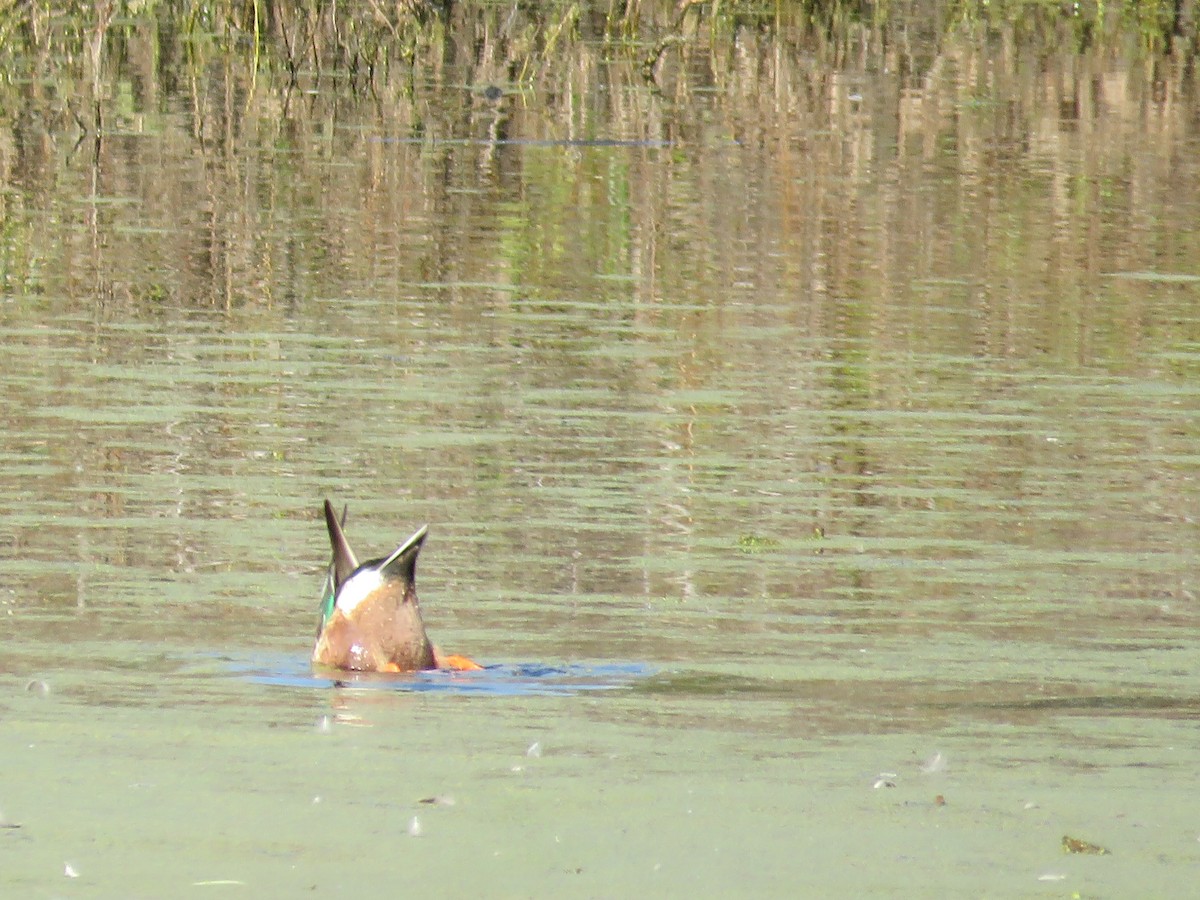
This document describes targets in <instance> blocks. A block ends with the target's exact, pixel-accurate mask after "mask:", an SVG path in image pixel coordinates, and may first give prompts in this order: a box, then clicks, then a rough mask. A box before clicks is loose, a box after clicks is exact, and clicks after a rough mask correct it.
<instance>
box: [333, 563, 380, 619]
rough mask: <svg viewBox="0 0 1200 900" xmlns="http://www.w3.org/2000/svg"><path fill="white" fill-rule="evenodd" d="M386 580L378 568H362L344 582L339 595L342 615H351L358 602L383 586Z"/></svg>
mask: <svg viewBox="0 0 1200 900" xmlns="http://www.w3.org/2000/svg"><path fill="white" fill-rule="evenodd" d="M386 581H387V579H385V578H384V577H383V573H382V572H380V571H379V570H378V569H360V570H359V571H357V572H355V573H354V574H353V575H351V576H350V577H349V578H347V579H346V581H345V583H344V584H342V589H341V590H340V591H338V595H337V603H336V606H337V608H338V609H340V610H341V611H342V615H345V616H348V615H350V614H351V613H352V612H354V610H355V608H356V607H357V606H358V604H360V603H362V602H363V601H364V600H366V599H367V598H368V597H370V596H371V595H372V594H373V593H375V592H376V591H377V590H379V589H380V588H381V587H383V585H384V583H385V582H386Z"/></svg>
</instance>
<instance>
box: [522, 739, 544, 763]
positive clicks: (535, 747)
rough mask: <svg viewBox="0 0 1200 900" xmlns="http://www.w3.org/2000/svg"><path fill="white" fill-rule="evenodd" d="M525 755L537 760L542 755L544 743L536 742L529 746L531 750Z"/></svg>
mask: <svg viewBox="0 0 1200 900" xmlns="http://www.w3.org/2000/svg"><path fill="white" fill-rule="evenodd" d="M525 755H526V756H528V757H529V758H530V759H537V758H538V757H540V756H541V755H542V742H541V741H534V742H533V743H532V744H530V745H529V749H528V750H526V751H525Z"/></svg>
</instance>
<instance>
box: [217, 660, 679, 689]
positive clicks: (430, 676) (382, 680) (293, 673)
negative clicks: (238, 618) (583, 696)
mask: <svg viewBox="0 0 1200 900" xmlns="http://www.w3.org/2000/svg"><path fill="white" fill-rule="evenodd" d="M229 665H230V667H231V668H232V669H233V671H234V673H235V674H237V675H239V676H241V677H242V678H245V679H246V680H247V681H250V682H253V683H255V684H265V685H270V686H273V687H289V688H353V689H355V690H379V691H401V692H413V693H421V692H445V693H452V694H486V695H493V696H504V697H532V696H566V695H571V694H578V693H584V692H592V691H614V690H622V689H626V688H629V687H631V686H632V685H633V684H634V683H635V682H637V681H638V680H640V679H643V678H646V677H648V676H650V675H653V674H654V673H655V669H654V668H653V667H651V666H649V665H647V664H645V663H636V662H619V663H593V664H583V663H580V664H568V665H561V666H551V665H545V664H542V663H532V662H524V663H497V664H493V665H489V666H485V667H484V668H483V669H482V670H480V671H477V672H455V671H449V670H437V671H432V672H413V673H407V674H403V675H380V674H375V673H349V672H347V673H345V674H339V675H338V676H337V677H334V676H332V675H330V674H325V673H316V672H314V671H312V669H311V668H310V667H309V663H308V661H307V660H302V661H299V660H296V659H295V658H292V657H288V658H281V659H278V660H271V659H263V658H261V657H257V658H255V659H254V660H230V661H229Z"/></svg>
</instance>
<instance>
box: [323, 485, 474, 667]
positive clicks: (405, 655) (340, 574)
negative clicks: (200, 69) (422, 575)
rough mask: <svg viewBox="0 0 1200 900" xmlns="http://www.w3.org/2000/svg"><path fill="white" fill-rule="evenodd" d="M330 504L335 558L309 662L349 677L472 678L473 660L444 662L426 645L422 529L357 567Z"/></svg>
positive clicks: (441, 655)
mask: <svg viewBox="0 0 1200 900" xmlns="http://www.w3.org/2000/svg"><path fill="white" fill-rule="evenodd" d="M347 510H348V508H347V507H343V509H342V516H341V519H339V518H338V516H337V514H336V513H335V512H334V508H333V504H332V503H330V502H329V500H326V501H325V526H326V528H327V529H328V531H329V544H330V546H331V548H332V551H333V558H332V559H331V560H330V563H329V569H328V571H327V573H326V576H325V590H324V592H323V594H322V599H321V613H320V618H319V619H318V621H317V637H316V643H315V644H314V645H313V652H312V662H313V664H314V665H315V666H320V667H325V668H329V669H340V670H342V671H350V672H388V673H399V672H421V671H425V670H430V669H452V670H456V671H475V670H479V669H482V668H483V666H481V665H479V664H478V663H477V662H475V661H474V660H472V659H469V658H467V657H465V656H458V655H454V654H444V653H442V652H441V650H439V649H438V648H437V647H436V646H434V644H433V643H432V642H431V641H430V640H429V636H428V635H427V634H426V633H425V623H424V621H423V620H422V619H421V606H420V603H419V602H418V600H417V583H416V566H417V556H418V554H420V552H421V547H422V545H423V544H424V543H425V536H426V535H427V534H428V532H429V526H428V525H422V526H421V527H420V528H418V529H417V530H416V532H415V533H414V534H413V535H412V536H411V537H410V538H408V540H406V541H404V542H403V543H401V544H400V546H399V547H397V548H396V549H395V550H394V551H393V552H392V553H391V554H390V555H389V556H386V557H382V558H380V559H373V560H371V561H369V562H365V563H362V564H361V565H360V564H359V562H358V557H357V556H355V554H354V551H353V550H352V549H351V548H350V542H349V541H348V540H346V533H345V531H344V529H343V526H344V525H345V521H346V512H347Z"/></svg>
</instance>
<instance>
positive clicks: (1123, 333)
mask: <svg viewBox="0 0 1200 900" xmlns="http://www.w3.org/2000/svg"><path fill="white" fill-rule="evenodd" d="M926 38H927V39H928V40H929V42H930V44H929V46H928V47H921V48H916V49H915V50H913V51H912V52H913V54H914V56H913V58H911V59H908V60H907V62H908V64H910V67H909V68H906V67H904V66H901V67H900V70H899V71H902V72H911V77H910V76H909V75H902V74H895V73H896V72H897V69H896V68H894V67H890V66H887V65H884V62H885V60H880V59H875V58H873V57H870V55H869V54H867V56H864V57H862V58H859V57H853V58H849V59H848V58H844V57H838V56H837V55H836V53H834V52H833V50H831V49H830V48H828V47H826V48H824V49H822V48H821V47H808V48H807V51H806V53H799V52H793V51H795V50H796V48H795V47H793V46H792V45H790V44H788V43H787V42H783V44H782V45H774V44H772V43H771V42H770V41H769V40H768V39H767V38H766V37H764V36H763V35H762V34H760V33H759V32H756V31H753V30H747V31H744V32H741V33H740V34H739V36H738V44H737V47H738V50H739V53H740V55H735V56H734V57H731V59H732V60H733V61H732V62H729V64H728V65H723V66H714V67H706V66H705V65H702V64H701V63H700V62H699V61H698V60H697V59H694V58H691V59H689V58H687V57H686V56H685V57H679V58H678V59H677V58H674V57H672V58H671V59H669V60H667V62H666V64H665V69H664V70H663V71H662V72H661V73H660V75H659V79H660V83H658V84H657V85H650V84H647V83H646V82H645V81H644V80H642V79H641V77H640V75H639V74H638V70H637V68H636V67H633V68H628V67H623V66H622V65H620V64H619V63H616V62H611V61H610V63H608V64H604V65H601V59H600V56H599V55H597V51H595V49H594V48H593V49H592V50H591V51H587V50H586V48H584V49H583V50H580V51H579V52H581V53H584V54H585V55H583V56H580V57H579V59H580V60H581V62H580V64H579V66H578V67H575V68H572V67H564V68H563V71H562V72H561V73H560V74H558V75H555V74H552V73H551V72H549V71H542V72H541V73H540V74H539V75H538V76H537V77H536V78H534V79H533V80H532V81H531V82H530V83H528V84H526V85H525V86H524V88H522V89H521V90H506V91H505V92H504V93H503V94H502V96H501V97H499V98H493V99H488V98H487V97H485V96H484V94H483V93H481V92H480V91H479V90H476V89H475V88H472V89H471V90H465V89H464V88H463V86H464V85H479V84H483V83H486V82H487V81H488V79H487V78H485V77H484V76H485V75H486V74H487V73H485V72H482V71H477V70H471V69H470V68H469V66H467V65H466V64H465V63H463V62H462V61H461V60H455V62H454V65H452V66H451V67H450V69H449V70H447V71H445V72H442V73H430V72H429V71H428V70H426V69H421V68H420V67H418V69H417V70H415V71H417V73H418V74H417V76H415V77H413V78H412V79H411V80H408V81H405V82H403V84H401V83H400V82H399V81H397V82H395V83H393V82H392V81H389V80H386V79H385V80H383V81H382V82H381V89H380V90H377V91H375V92H373V93H372V92H362V91H356V90H354V89H353V88H352V86H351V85H347V84H339V83H338V82H335V81H332V80H330V79H325V80H320V79H317V80H314V81H313V82H312V83H311V85H310V92H309V93H307V94H305V95H304V96H305V97H306V98H307V99H306V101H305V102H304V103H292V102H291V100H292V99H294V94H293V93H292V91H293V90H294V87H295V86H294V85H291V84H289V83H288V82H287V79H284V78H282V76H281V75H280V74H279V73H276V75H275V76H274V77H273V76H272V75H271V74H270V73H269V72H264V73H260V75H261V77H259V78H257V79H253V80H251V79H249V78H248V77H246V76H244V75H239V74H238V73H236V72H233V71H232V70H231V71H230V72H228V73H227V74H226V76H223V78H227V79H228V81H224V80H222V78H218V77H217V76H216V74H215V72H214V69H212V68H206V69H202V70H201V76H200V77H198V79H197V80H196V81H194V82H193V83H192V84H191V87H190V88H189V89H188V90H184V89H183V87H182V86H181V85H180V84H179V83H177V82H175V81H173V80H169V79H167V80H164V81H163V82H162V83H161V84H158V83H157V82H156V84H158V89H159V90H160V91H161V93H160V94H154V95H153V96H154V97H158V100H157V101H156V100H154V99H153V97H152V96H151V95H150V94H146V93H144V92H142V90H141V87H144V85H143V84H142V82H141V81H140V80H139V78H141V77H143V76H144V75H145V73H143V75H142V76H137V77H135V75H134V74H132V73H131V72H130V71H128V70H126V69H124V68H122V67H121V66H120V65H117V64H116V63H114V67H113V68H112V69H111V70H109V71H108V75H107V76H106V77H109V78H111V79H112V81H111V87H109V88H107V91H106V92H105V93H104V96H103V99H104V102H106V103H111V104H112V105H113V106H112V109H111V110H110V115H109V116H108V119H107V120H108V121H110V122H114V121H119V122H120V127H119V128H118V127H114V128H113V129H112V131H111V132H110V133H107V134H106V135H104V137H103V140H102V141H101V142H100V144H99V147H98V149H97V151H96V152H95V153H94V154H93V153H91V152H89V148H90V147H91V145H90V143H89V144H85V145H83V148H82V149H81V148H79V147H77V146H75V144H74V136H73V135H70V134H67V133H65V132H63V131H62V130H61V128H59V127H58V126H55V127H53V128H51V127H49V126H50V124H53V123H56V122H58V119H57V118H56V116H58V115H59V113H60V112H61V110H56V109H55V107H54V105H53V104H54V101H53V100H52V99H48V98H46V97H45V96H44V95H43V94H41V93H40V92H38V91H37V90H34V89H33V88H32V87H27V90H26V93H25V94H23V95H20V97H19V99H20V100H21V102H22V103H24V104H25V106H24V109H25V110H26V112H25V118H23V119H19V120H18V119H14V118H13V117H11V116H8V117H5V118H4V119H3V121H2V123H0V131H2V139H3V146H5V147H9V148H15V152H14V153H13V154H9V155H7V156H6V157H5V160H6V162H5V169H4V197H5V204H6V206H5V231H4V236H3V239H4V265H3V286H4V290H3V295H2V297H0V328H2V329H3V335H4V349H5V354H4V360H3V363H0V385H2V387H3V392H4V397H5V409H4V436H3V439H2V440H0V547H3V550H4V552H3V558H2V560H0V602H2V603H3V614H4V621H5V622H6V623H7V631H6V637H5V640H4V652H3V654H2V655H0V674H2V678H0V716H2V718H3V726H2V727H0V749H2V752H3V758H4V760H5V762H6V765H5V771H6V773H7V775H6V777H5V778H4V779H2V780H0V814H2V816H3V824H6V825H8V826H11V827H6V828H4V829H2V830H0V842H2V843H3V848H4V853H5V857H4V859H5V865H4V867H3V872H4V874H3V875H2V876H0V883H2V884H3V885H4V886H5V891H6V892H7V893H12V894H14V895H21V896H31V897H52V896H97V897H99V896H105V897H108V896H112V897H116V896H120V897H129V896H146V897H152V896H166V895H171V896H175V895H185V894H188V893H197V894H199V893H204V894H206V895H214V896H215V895H218V894H220V895H233V894H245V893H247V892H250V893H253V894H254V895H256V896H281V897H283V896H298V895H301V894H302V893H303V894H305V895H307V894H308V893H310V892H312V891H317V892H322V893H334V894H339V895H340V894H350V893H352V892H355V891H359V892H361V891H367V890H370V891H373V892H374V891H377V890H378V889H379V886H380V885H381V884H392V885H401V886H403V888H404V889H405V890H410V891H411V890H418V889H420V890H424V891H425V892H427V893H432V894H433V895H434V896H443V895H461V894H465V893H472V894H475V895H478V896H549V895H555V896H617V895H624V894H631V893H634V892H637V893H639V894H642V895H648V896H689V897H691V896H732V895H742V896H749V895H755V896H757V895H764V894H767V893H768V892H776V893H779V894H784V895H787V896H797V895H809V896H850V895H854V896H870V895H875V896H895V895H897V894H898V893H901V894H904V895H905V896H948V895H953V896H1014V897H1015V896H1072V895H1075V894H1082V895H1103V896H1133V895H1142V896H1145V895H1154V896H1184V895H1186V893H1187V886H1190V885H1192V884H1194V883H1195V881H1196V878H1197V876H1198V875H1200V871H1198V869H1200V843H1198V841H1197V838H1198V836H1200V825H1198V824H1197V821H1196V817H1195V813H1194V810H1193V809H1192V804H1191V803H1190V802H1189V798H1191V797H1192V796H1194V795H1195V789H1196V787H1197V784H1196V782H1197V778H1198V776H1197V773H1198V772H1200V750H1197V749H1196V748H1197V746H1198V745H1197V742H1196V740H1195V724H1194V723H1195V721H1196V718H1197V712H1198V709H1197V701H1196V697H1197V696H1200V667H1198V666H1197V660H1198V659H1200V652H1198V651H1200V638H1198V637H1197V636H1198V635H1200V607H1198V606H1197V582H1196V576H1197V567H1196V560H1197V552H1198V550H1200V527H1198V525H1197V519H1196V515H1197V513H1196V511H1197V510H1198V509H1200V483H1198V480H1197V474H1198V472H1200V465H1198V463H1200V453H1198V452H1197V446H1198V442H1197V437H1198V434H1197V431H1198V428H1200V380H1198V377H1197V376H1198V375H1200V312H1198V310H1200V305H1198V304H1200V282H1198V281H1197V280H1196V276H1197V274H1198V273H1200V240H1198V237H1197V235H1198V233H1200V232H1197V230H1196V228H1195V222H1197V221H1200V201H1198V199H1197V198H1200V163H1197V160H1200V137H1198V135H1197V132H1196V127H1195V125H1196V122H1197V121H1198V119H1197V116H1196V114H1195V113H1196V111H1195V90H1194V83H1193V82H1192V81H1189V80H1188V76H1186V75H1185V74H1183V73H1181V72H1179V71H1176V70H1174V69H1170V70H1168V71H1166V74H1163V75H1162V76H1161V77H1160V79H1159V80H1158V81H1154V80H1153V79H1152V78H1151V77H1150V75H1149V74H1147V71H1148V70H1147V69H1146V68H1145V67H1144V66H1142V65H1141V64H1140V63H1139V62H1138V61H1137V60H1135V59H1133V58H1132V57H1130V56H1129V55H1128V54H1127V53H1121V52H1113V53H1104V52H1101V51H1100V50H1096V51H1094V52H1089V51H1087V50H1084V51H1081V52H1080V53H1078V54H1076V53H1075V52H1074V51H1070V52H1054V53H1045V52H1043V50H1044V48H1039V47H1038V46H1037V41H1036V40H1035V39H1033V38H1031V39H1030V40H1029V41H1028V42H1027V43H1021V42H1017V43H1016V44H1012V45H1008V44H1002V42H993V41H988V40H984V41H980V40H977V38H978V35H976V34H974V33H973V32H971V31H970V30H969V29H968V30H967V31H965V32H954V31H953V30H952V31H951V32H950V33H949V35H940V36H934V35H926ZM129 40H130V41H132V49H131V51H130V59H131V60H137V59H140V58H141V57H140V56H139V55H138V54H139V53H142V52H149V51H148V50H146V47H145V46H143V45H141V44H138V42H137V41H138V38H137V35H136V34H135V35H134V36H132V37H130V38H129ZM713 40H716V38H715V37H714V38H713ZM576 49H578V48H576ZM589 54H590V55H589ZM806 54H807V55H806ZM930 59H933V60H934V62H933V63H930V62H929V60H930ZM127 65H130V66H132V65H134V63H132V62H127ZM456 67H457V68H456ZM152 71H154V70H153V69H152ZM556 79H558V80H556ZM133 84H136V85H139V86H140V87H139V90H138V91H134V92H133V93H132V94H130V93H122V90H121V88H122V86H123V85H125V86H128V85H133ZM664 88H665V89H666V90H664ZM234 95H236V97H237V103H232V102H229V101H230V98H231V97H232V96H234ZM285 99H287V100H288V102H287V103H286V104H285V103H284V100H285ZM581 101H586V102H581ZM284 108H285V109H286V112H281V109H284ZM31 123H32V124H31ZM501 132H502V133H501ZM6 152H7V151H6ZM326 496H328V497H330V498H332V499H333V500H334V502H335V503H343V502H346V503H349V506H350V518H349V522H348V525H347V530H348V534H349V536H350V539H351V540H352V541H353V542H354V545H355V546H356V547H359V548H361V549H362V552H364V553H367V554H370V553H375V552H378V553H382V552H386V551H388V550H390V549H391V548H392V547H393V546H394V545H395V543H396V542H397V541H399V540H400V539H402V538H403V537H404V536H406V535H407V534H409V533H411V532H412V530H413V529H414V528H415V527H417V526H418V525H420V524H422V523H426V522H428V523H430V538H429V540H428V541H427V543H426V546H425V549H424V550H423V553H422V556H421V562H420V567H419V584H420V590H421V596H422V603H423V608H424V610H425V616H426V620H427V622H428V624H429V628H430V631H431V634H432V636H433V639H434V640H435V641H437V642H438V643H439V644H440V645H441V646H442V647H443V648H445V649H447V651H449V652H456V653H465V654H469V655H470V656H472V657H473V658H476V659H479V660H480V661H481V662H483V663H485V664H486V665H487V666H488V668H487V670H486V671H485V672H483V673H471V674H468V675H463V676H450V675H445V674H441V673H435V674H427V675H420V676H416V677H414V678H412V679H399V680H396V679H367V680H366V681H362V682H360V683H351V684H342V683H336V684H335V683H334V682H333V681H331V680H330V679H328V678H326V677H323V676H321V675H320V674H319V673H318V674H314V673H312V672H311V671H310V670H309V668H308V665H307V658H308V653H309V650H310V642H311V634H312V629H313V625H314V622H315V616H316V606H317V595H318V593H319V589H320V585H321V580H322V577H323V572H324V566H325V564H326V561H327V557H328V548H327V546H326V538H325V533H324V527H323V523H322V522H321V520H320V515H319V512H320V503H321V501H322V499H323V498H324V497H326ZM1064 835H1068V836H1070V837H1072V838H1077V839H1079V840H1082V841H1088V842H1092V843H1095V844H1096V845H1098V846H1102V847H1104V848H1106V849H1107V850H1109V851H1111V852H1110V853H1108V854H1106V855H1091V854H1064V852H1063V850H1062V838H1063V836H1064Z"/></svg>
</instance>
